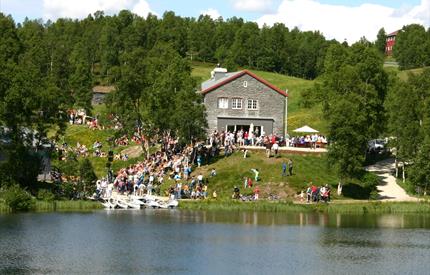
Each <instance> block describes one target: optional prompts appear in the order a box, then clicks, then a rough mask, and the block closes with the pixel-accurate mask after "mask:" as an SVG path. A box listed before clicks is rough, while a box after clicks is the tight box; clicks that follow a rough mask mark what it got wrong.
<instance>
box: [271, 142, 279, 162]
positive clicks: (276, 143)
mask: <svg viewBox="0 0 430 275" xmlns="http://www.w3.org/2000/svg"><path fill="white" fill-rule="evenodd" d="M272 149H273V151H275V158H277V157H278V150H279V144H278V142H277V141H276V142H275V143H273V146H272Z"/></svg>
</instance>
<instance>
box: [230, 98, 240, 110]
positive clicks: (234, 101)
mask: <svg viewBox="0 0 430 275" xmlns="http://www.w3.org/2000/svg"><path fill="white" fill-rule="evenodd" d="M231 108H232V109H242V99H241V98H233V99H232V101H231Z"/></svg>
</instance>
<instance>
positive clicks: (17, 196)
mask: <svg viewBox="0 0 430 275" xmlns="http://www.w3.org/2000/svg"><path fill="white" fill-rule="evenodd" d="M1 197H2V198H3V200H4V202H5V203H6V205H7V206H8V207H10V209H12V211H25V210H29V209H30V208H32V207H33V203H34V202H33V199H32V197H31V195H30V194H29V193H28V192H27V191H26V190H24V189H22V188H21V187H19V185H18V184H13V185H11V186H9V187H7V188H5V189H3V190H2V192H1Z"/></svg>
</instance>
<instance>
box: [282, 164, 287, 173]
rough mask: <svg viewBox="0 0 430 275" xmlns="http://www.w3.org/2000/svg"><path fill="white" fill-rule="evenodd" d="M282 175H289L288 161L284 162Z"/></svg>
mask: <svg viewBox="0 0 430 275" xmlns="http://www.w3.org/2000/svg"><path fill="white" fill-rule="evenodd" d="M282 176H283V177H285V176H287V163H285V161H283V162H282Z"/></svg>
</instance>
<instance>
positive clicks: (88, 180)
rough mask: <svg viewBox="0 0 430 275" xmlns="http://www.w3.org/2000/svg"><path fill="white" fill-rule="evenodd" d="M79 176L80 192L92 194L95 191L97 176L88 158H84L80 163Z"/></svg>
mask: <svg viewBox="0 0 430 275" xmlns="http://www.w3.org/2000/svg"><path fill="white" fill-rule="evenodd" d="M79 176H80V177H79V178H80V179H79V185H78V189H79V190H78V191H81V192H84V194H92V193H93V192H94V191H95V186H96V181H97V176H96V174H95V173H94V168H93V165H92V164H91V161H90V160H89V159H88V158H84V159H83V160H82V161H81V162H80V163H79Z"/></svg>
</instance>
